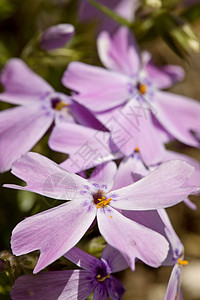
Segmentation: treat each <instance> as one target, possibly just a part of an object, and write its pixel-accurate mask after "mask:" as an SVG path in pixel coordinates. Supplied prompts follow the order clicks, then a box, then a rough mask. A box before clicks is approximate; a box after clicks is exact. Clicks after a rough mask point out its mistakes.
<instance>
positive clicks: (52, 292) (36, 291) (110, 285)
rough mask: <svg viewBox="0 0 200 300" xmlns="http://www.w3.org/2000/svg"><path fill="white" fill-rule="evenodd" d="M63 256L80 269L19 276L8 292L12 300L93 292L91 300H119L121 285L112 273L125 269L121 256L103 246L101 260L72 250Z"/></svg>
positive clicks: (40, 299)
mask: <svg viewBox="0 0 200 300" xmlns="http://www.w3.org/2000/svg"><path fill="white" fill-rule="evenodd" d="M64 256H65V257H66V258H67V259H69V260H71V261H72V262H74V263H75V264H76V265H77V266H78V267H80V268H82V269H83V270H64V271H52V272H44V273H41V274H38V275H37V276H32V275H24V276H21V277H19V278H18V279H17V280H16V281H15V284H14V286H13V287H12V290H11V297H12V299H13V300H23V299H24V300H31V299H32V300H44V299H48V300H57V299H63V300H64V299H65V300H71V299H80V300H84V299H86V298H87V297H88V296H89V295H90V294H91V293H92V292H94V299H107V295H109V297H110V298H111V299H113V300H120V299H121V298H122V295H123V293H124V291H125V290H124V287H123V285H122V283H121V282H120V281H119V280H118V279H117V278H115V277H113V275H112V274H113V273H115V272H119V271H122V270H124V269H126V268H127V267H128V265H127V263H126V261H125V260H124V258H123V256H122V255H121V254H120V253H119V252H118V251H117V250H116V249H114V248H112V247H110V246H109V245H107V246H106V247H105V248H104V250H103V252H102V256H101V260H99V259H97V258H96V257H94V256H91V255H89V254H88V253H86V252H84V251H82V250H80V249H78V248H76V247H74V248H72V249H71V250H70V251H68V252H67V253H66V254H64Z"/></svg>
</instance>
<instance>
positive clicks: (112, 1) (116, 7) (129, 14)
mask: <svg viewBox="0 0 200 300" xmlns="http://www.w3.org/2000/svg"><path fill="white" fill-rule="evenodd" d="M97 2H99V3H100V4H102V5H104V6H106V7H108V8H109V9H112V10H113V11H114V12H115V13H116V14H118V15H119V16H121V17H122V18H125V19H127V20H128V21H130V22H131V21H133V20H134V13H135V10H136V9H137V6H138V2H139V1H138V0H109V1H107V0H98V1H97ZM78 17H79V19H80V20H81V21H83V22H84V21H93V20H95V21H96V20H97V21H98V23H99V31H101V30H108V31H109V32H113V31H114V30H115V29H116V28H117V27H119V24H118V23H117V22H115V21H114V20H112V19H111V18H110V17H108V16H106V15H105V14H104V13H102V12H101V11H100V10H99V9H97V8H96V7H94V6H93V5H92V4H91V3H89V1H88V0H79V16H78Z"/></svg>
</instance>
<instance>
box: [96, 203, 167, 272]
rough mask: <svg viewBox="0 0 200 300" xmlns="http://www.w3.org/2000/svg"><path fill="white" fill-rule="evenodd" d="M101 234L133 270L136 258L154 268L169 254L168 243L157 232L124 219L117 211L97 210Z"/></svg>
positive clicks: (108, 209)
mask: <svg viewBox="0 0 200 300" xmlns="http://www.w3.org/2000/svg"><path fill="white" fill-rule="evenodd" d="M97 221H98V226H99V230H100V233H101V234H102V235H103V237H104V238H105V240H106V241H107V243H109V244H110V245H111V246H112V247H114V248H116V249H118V250H119V251H120V252H121V253H122V254H123V256H124V258H125V259H126V260H127V262H128V264H129V266H130V267H131V268H132V270H134V269H135V259H136V257H137V258H139V259H140V260H142V261H143V262H145V263H146V264H148V265H150V266H152V267H158V266H160V265H161V263H162V262H163V261H164V259H165V258H166V256H167V253H168V249H169V246H168V242H167V241H166V239H165V238H164V237H163V236H162V235H160V234H158V233H157V232H155V231H153V230H151V229H149V228H147V227H144V226H142V225H140V224H138V223H136V222H134V221H132V220H129V219H128V218H126V217H124V216H123V215H122V214H120V213H119V212H118V211H116V210H115V209H113V208H111V207H109V208H107V209H98V210H97Z"/></svg>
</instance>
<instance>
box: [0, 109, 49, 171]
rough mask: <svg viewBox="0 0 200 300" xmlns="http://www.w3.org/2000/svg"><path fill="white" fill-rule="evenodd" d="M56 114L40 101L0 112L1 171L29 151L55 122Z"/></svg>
mask: <svg viewBox="0 0 200 300" xmlns="http://www.w3.org/2000/svg"><path fill="white" fill-rule="evenodd" d="M53 118H54V114H53V112H52V113H51V112H50V111H49V112H48V111H46V110H44V109H42V108H41V104H40V103H35V104H32V105H27V106H21V107H15V108H11V109H7V110H4V111H2V112H0V140H1V142H0V172H4V171H7V170H9V169H10V168H11V165H12V163H13V162H14V161H15V160H16V159H18V158H19V157H20V156H21V155H22V154H24V153H26V152H27V151H29V150H30V149H31V148H32V147H33V146H34V145H35V144H36V143H37V142H38V140H39V139H40V138H41V137H42V136H43V135H44V133H45V132H46V131H47V129H48V128H49V127H50V125H51V123H52V122H53Z"/></svg>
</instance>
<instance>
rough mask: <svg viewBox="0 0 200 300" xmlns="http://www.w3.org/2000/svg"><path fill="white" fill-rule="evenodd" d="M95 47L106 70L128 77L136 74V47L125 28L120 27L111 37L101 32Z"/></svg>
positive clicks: (138, 61) (137, 58) (138, 62)
mask: <svg viewBox="0 0 200 300" xmlns="http://www.w3.org/2000/svg"><path fill="white" fill-rule="evenodd" d="M97 47H98V54H99V57H100V59H101V62H102V63H103V64H104V66H106V67H107V68H108V69H111V70H114V71H116V72H119V73H124V74H126V75H128V76H134V75H136V74H137V73H138V71H139V67H140V57H139V52H138V47H137V44H136V42H135V40H134V38H133V36H132V35H131V34H130V32H129V30H128V28H127V27H120V28H119V29H118V30H117V32H116V33H115V34H114V35H113V36H112V37H111V36H110V35H109V34H108V32H105V31H104V32H101V33H100V35H99V37H98V39H97Z"/></svg>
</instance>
